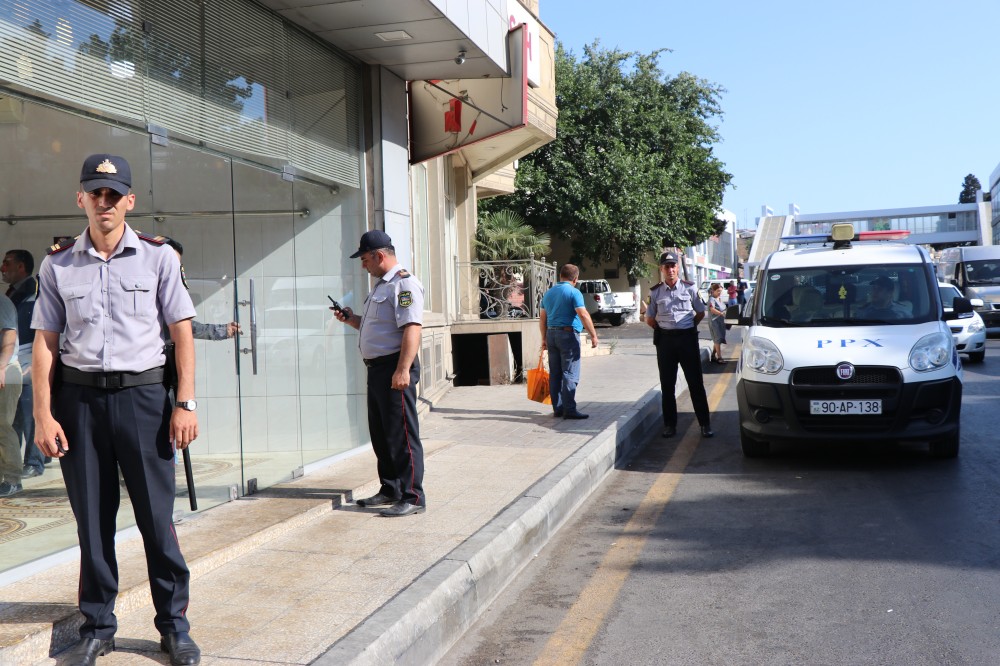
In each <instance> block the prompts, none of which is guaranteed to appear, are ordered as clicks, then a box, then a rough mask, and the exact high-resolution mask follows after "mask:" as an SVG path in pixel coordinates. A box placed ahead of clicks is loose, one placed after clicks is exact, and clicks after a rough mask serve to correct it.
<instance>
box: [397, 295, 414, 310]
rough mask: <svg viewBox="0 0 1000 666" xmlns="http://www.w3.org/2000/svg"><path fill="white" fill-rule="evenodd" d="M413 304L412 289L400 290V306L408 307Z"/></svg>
mask: <svg viewBox="0 0 1000 666" xmlns="http://www.w3.org/2000/svg"><path fill="white" fill-rule="evenodd" d="M411 305H413V292H412V291H401V292H399V307H401V308H408V307H410V306H411Z"/></svg>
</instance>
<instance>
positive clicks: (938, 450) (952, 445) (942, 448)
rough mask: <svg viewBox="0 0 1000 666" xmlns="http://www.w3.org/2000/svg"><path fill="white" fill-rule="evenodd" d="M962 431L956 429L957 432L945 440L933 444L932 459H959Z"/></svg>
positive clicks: (931, 447)
mask: <svg viewBox="0 0 1000 666" xmlns="http://www.w3.org/2000/svg"><path fill="white" fill-rule="evenodd" d="M960 434H961V433H960V431H959V429H958V428H955V432H953V433H952V434H950V435H948V436H947V437H945V438H944V439H938V440H935V441H933V442H931V446H930V449H931V457H932V458H957V457H958V447H959V443H960V439H961V437H960Z"/></svg>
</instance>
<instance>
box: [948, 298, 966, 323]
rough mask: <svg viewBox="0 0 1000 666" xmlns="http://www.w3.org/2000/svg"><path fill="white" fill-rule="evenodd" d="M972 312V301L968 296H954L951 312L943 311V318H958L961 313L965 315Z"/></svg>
mask: <svg viewBox="0 0 1000 666" xmlns="http://www.w3.org/2000/svg"><path fill="white" fill-rule="evenodd" d="M971 313H972V301H970V300H969V299H968V298H958V297H956V298H955V300H954V301H952V304H951V312H945V313H944V317H943V319H944V320H945V321H949V320H952V319H959V318H960V317H962V315H967V314H971Z"/></svg>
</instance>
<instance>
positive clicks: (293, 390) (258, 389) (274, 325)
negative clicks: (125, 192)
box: [232, 162, 303, 494]
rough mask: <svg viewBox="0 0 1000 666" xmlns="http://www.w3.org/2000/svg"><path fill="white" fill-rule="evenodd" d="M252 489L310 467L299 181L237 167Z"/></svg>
mask: <svg viewBox="0 0 1000 666" xmlns="http://www.w3.org/2000/svg"><path fill="white" fill-rule="evenodd" d="M232 177H233V187H232V200H233V225H232V226H233V234H234V243H235V248H236V253H235V271H236V272H235V275H236V296H235V297H236V305H237V313H238V320H239V322H240V326H241V328H242V333H241V335H240V336H239V358H238V361H237V363H238V383H239V394H240V401H239V415H240V424H241V436H242V442H243V447H242V452H243V472H244V479H245V486H244V492H246V493H248V494H249V493H252V492H254V491H255V489H256V488H263V487H265V486H270V485H273V484H275V483H278V482H280V481H284V480H287V479H289V478H291V477H292V476H293V475H297V474H298V472H299V470H300V469H301V468H302V464H303V461H302V448H301V428H300V422H299V413H300V399H299V366H300V362H299V349H298V336H299V329H298V321H297V320H298V316H297V311H296V310H297V305H296V303H297V299H296V282H295V224H294V219H295V216H297V215H300V212H297V211H295V210H294V207H293V203H294V200H293V194H292V182H291V181H290V180H285V179H284V178H285V177H284V176H283V174H282V173H281V172H280V171H274V170H270V169H266V168H261V167H256V166H251V165H249V164H245V163H241V162H233V165H232Z"/></svg>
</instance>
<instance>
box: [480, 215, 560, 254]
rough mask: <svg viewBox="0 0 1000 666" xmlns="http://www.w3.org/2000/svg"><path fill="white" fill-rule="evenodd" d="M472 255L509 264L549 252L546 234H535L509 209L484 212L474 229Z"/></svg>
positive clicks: (521, 218)
mask: <svg viewBox="0 0 1000 666" xmlns="http://www.w3.org/2000/svg"><path fill="white" fill-rule="evenodd" d="M475 246H476V256H477V257H478V258H479V260H480V261H509V260H512V259H514V260H518V259H527V258H529V257H530V256H531V255H535V256H536V257H539V258H540V257H543V256H545V255H548V254H551V253H552V248H551V247H550V246H549V235H548V234H546V233H539V232H537V231H535V230H534V229H532V228H531V227H530V226H528V224H527V223H526V222H525V221H524V218H523V217H521V216H520V215H518V214H517V213H515V212H514V211H510V210H498V211H495V212H492V213H484V214H483V215H482V216H480V218H479V223H478V225H477V226H476V240H475Z"/></svg>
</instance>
